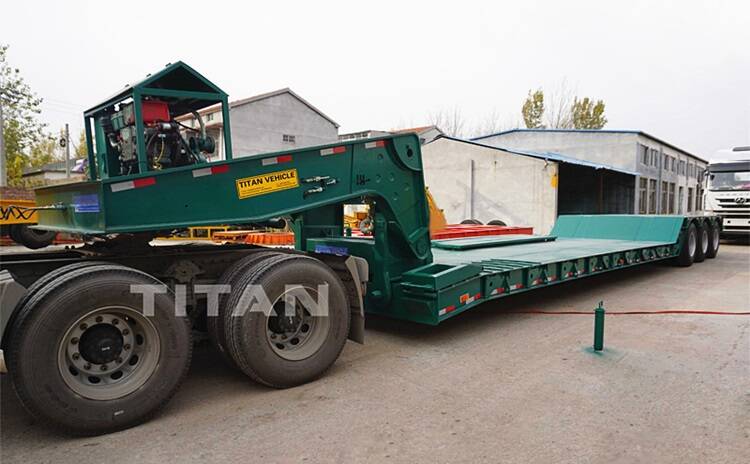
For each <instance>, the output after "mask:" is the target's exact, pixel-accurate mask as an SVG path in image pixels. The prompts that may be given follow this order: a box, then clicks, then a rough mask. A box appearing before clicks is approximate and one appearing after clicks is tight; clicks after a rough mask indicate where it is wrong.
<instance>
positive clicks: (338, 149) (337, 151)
mask: <svg viewBox="0 0 750 464" xmlns="http://www.w3.org/2000/svg"><path fill="white" fill-rule="evenodd" d="M345 151H346V147H334V148H333V152H334V153H344V152H345Z"/></svg>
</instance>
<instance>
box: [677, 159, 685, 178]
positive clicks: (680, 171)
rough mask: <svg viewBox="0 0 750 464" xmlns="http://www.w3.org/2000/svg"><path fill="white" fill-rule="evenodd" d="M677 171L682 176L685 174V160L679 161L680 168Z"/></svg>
mask: <svg viewBox="0 0 750 464" xmlns="http://www.w3.org/2000/svg"><path fill="white" fill-rule="evenodd" d="M678 172H679V173H680V174H682V175H683V176H684V175H685V161H680V168H679V171H678Z"/></svg>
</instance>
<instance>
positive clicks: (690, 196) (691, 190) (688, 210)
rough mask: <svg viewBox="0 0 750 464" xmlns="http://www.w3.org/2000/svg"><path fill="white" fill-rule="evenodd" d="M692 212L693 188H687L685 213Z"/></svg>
mask: <svg viewBox="0 0 750 464" xmlns="http://www.w3.org/2000/svg"><path fill="white" fill-rule="evenodd" d="M692 211H693V188H692V187H688V207H687V212H688V213H690V212H692Z"/></svg>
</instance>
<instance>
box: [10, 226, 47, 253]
mask: <svg viewBox="0 0 750 464" xmlns="http://www.w3.org/2000/svg"><path fill="white" fill-rule="evenodd" d="M10 236H11V238H12V239H13V241H15V242H16V243H19V244H21V245H23V246H25V247H26V248H30V249H32V250H37V249H39V248H44V247H46V246H49V245H50V244H52V242H53V241H54V240H55V237H57V232H55V231H51V230H36V229H31V228H30V227H28V226H27V225H25V224H13V225H12V226H11V227H10Z"/></svg>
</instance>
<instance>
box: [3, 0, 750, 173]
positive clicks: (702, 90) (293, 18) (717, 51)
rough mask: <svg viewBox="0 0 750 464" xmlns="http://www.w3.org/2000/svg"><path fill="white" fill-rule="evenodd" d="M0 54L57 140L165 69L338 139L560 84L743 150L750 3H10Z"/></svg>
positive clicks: (704, 144)
mask: <svg viewBox="0 0 750 464" xmlns="http://www.w3.org/2000/svg"><path fill="white" fill-rule="evenodd" d="M0 43H7V44H9V45H10V46H11V49H10V56H9V60H10V62H11V64H12V65H14V66H16V67H18V68H20V69H21V71H22V73H23V75H24V76H25V77H26V80H27V81H28V82H29V83H30V84H31V85H32V87H33V89H34V90H35V91H36V92H37V93H38V94H39V95H40V96H42V97H44V98H45V99H46V103H45V104H44V114H43V118H44V120H45V121H46V122H48V123H49V124H50V129H51V130H56V129H57V128H58V127H60V126H62V125H63V124H64V123H65V122H69V123H70V124H71V126H72V127H73V128H74V129H75V130H76V133H77V131H78V130H80V127H81V126H82V121H81V120H82V116H81V112H82V111H83V109H84V108H85V107H88V106H90V105H93V104H94V103H97V102H98V101H100V100H103V99H104V98H106V97H107V96H109V95H111V94H112V93H114V92H116V91H117V90H119V89H120V88H122V87H123V86H124V85H125V84H126V83H128V82H132V81H136V80H139V79H140V78H142V77H143V76H145V75H146V74H147V73H150V72H155V71H157V70H159V69H160V68H161V67H162V66H164V65H165V64H166V63H168V62H173V61H177V60H183V61H185V62H186V63H188V64H189V65H191V66H192V67H194V68H196V69H197V70H198V71H199V72H201V73H202V74H204V75H205V76H206V77H207V78H208V79H210V80H212V81H213V82H214V83H216V84H217V85H219V86H220V87H221V88H222V89H224V91H226V92H227V93H229V95H230V99H239V98H243V97H247V96H251V95H255V94H258V93H263V92H266V91H270V90H275V89H278V88H282V87H287V86H288V87H291V88H292V89H294V90H295V91H296V92H297V93H299V94H300V95H302V96H303V97H304V98H306V99H307V100H309V101H310V102H311V103H312V104H314V105H315V106H317V107H318V108H320V109H321V110H322V111H323V112H325V113H326V114H328V115H329V116H331V117H332V118H333V119H334V120H336V121H338V122H339V124H341V129H340V131H341V132H342V133H343V132H349V131H355V130H361V129H385V130H387V129H393V128H398V127H409V126H418V125H423V124H425V123H427V119H428V115H429V114H430V113H434V112H436V111H439V110H441V109H444V110H448V109H453V108H459V109H460V110H461V113H462V114H463V116H464V117H465V118H466V119H467V120H468V121H467V124H468V125H469V126H476V125H478V124H481V123H482V121H484V120H486V118H487V117H488V116H489V115H490V114H491V113H493V112H494V113H495V114H497V115H498V118H499V119H500V120H501V124H503V125H504V126H506V127H507V126H510V125H515V124H516V123H517V122H518V121H521V117H520V107H521V104H522V102H523V99H524V97H525V96H526V93H527V92H528V90H529V89H531V88H537V87H540V86H541V87H543V88H545V89H548V90H551V89H553V88H554V87H555V86H557V85H558V84H559V83H560V82H561V80H562V79H566V80H567V82H568V83H569V84H570V85H571V86H573V87H575V88H576V89H577V91H578V93H579V94H580V95H585V96H591V97H595V98H602V99H604V100H605V102H606V104H607V108H606V115H607V117H608V119H609V124H608V125H607V128H610V129H639V130H644V131H646V132H649V133H652V134H653V135H655V136H657V137H660V138H663V139H665V140H667V141H669V142H671V143H673V144H675V145H677V146H679V147H682V148H684V149H686V150H688V151H691V152H693V153H695V154H697V155H700V156H704V157H708V158H712V157H715V156H716V155H717V154H720V152H719V150H722V149H727V148H729V147H733V146H738V145H750V2H748V1H743V0H736V1H705V2H697V1H690V0H682V1H661V2H660V1H632V0H631V1H628V2H603V1H601V0H599V1H575V0H566V1H559V0H557V1H528V0H523V1H521V0H519V1H514V2H503V1H493V2H473V1H468V0H463V1H461V2H456V1H454V2H446V3H441V2H438V1H431V2H407V1H401V2H391V1H378V2H359V1H351V0H350V1H343V2H325V1H306V2H289V1H278V0H277V1H273V2H270V1H269V2H239V1H234V2H230V1H220V0H213V1H209V2H200V1H189V0H180V1H176V2H172V1H148V2H141V1H134V0H129V1H66V2H61V1H53V0H48V1H44V2H42V1H33V0H25V1H16V2H3V4H2V5H0Z"/></svg>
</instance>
